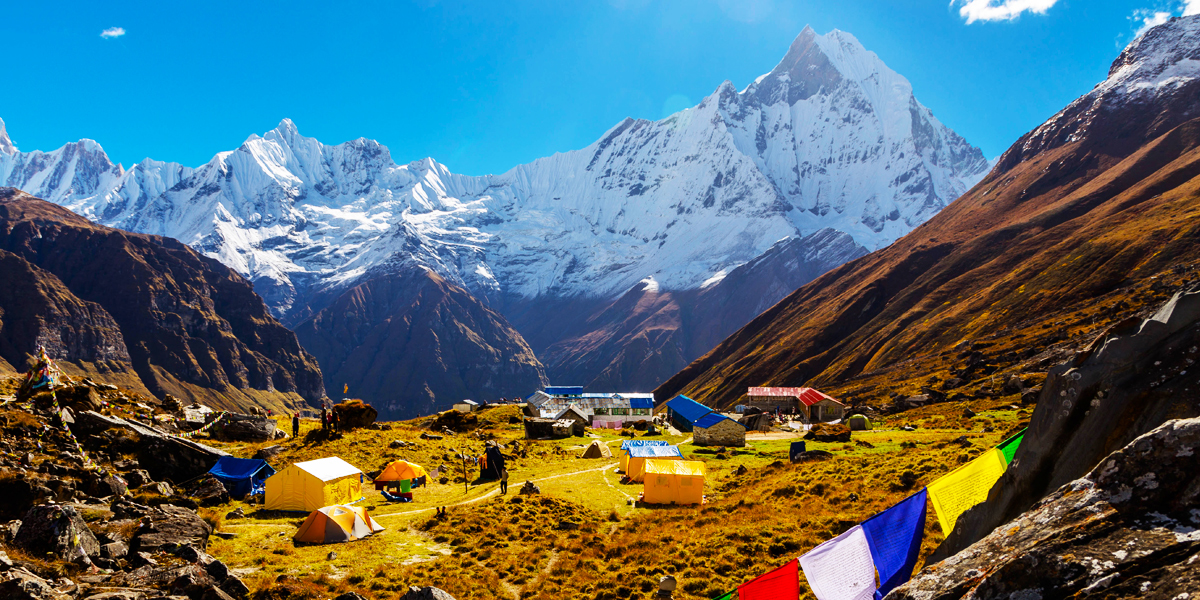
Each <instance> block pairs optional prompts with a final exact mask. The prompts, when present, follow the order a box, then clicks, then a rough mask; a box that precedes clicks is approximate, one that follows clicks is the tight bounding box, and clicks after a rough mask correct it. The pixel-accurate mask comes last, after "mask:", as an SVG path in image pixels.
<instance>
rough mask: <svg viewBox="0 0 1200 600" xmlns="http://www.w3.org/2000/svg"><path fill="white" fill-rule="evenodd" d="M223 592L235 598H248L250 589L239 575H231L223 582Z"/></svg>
mask: <svg viewBox="0 0 1200 600" xmlns="http://www.w3.org/2000/svg"><path fill="white" fill-rule="evenodd" d="M221 591H223V592H225V593H226V594H229V595H230V596H232V597H234V598H248V597H249V596H250V588H249V587H248V586H247V585H246V584H245V583H244V582H242V580H241V579H240V578H239V577H238V576H237V575H232V574H231V575H229V576H228V577H226V578H225V581H222V582H221Z"/></svg>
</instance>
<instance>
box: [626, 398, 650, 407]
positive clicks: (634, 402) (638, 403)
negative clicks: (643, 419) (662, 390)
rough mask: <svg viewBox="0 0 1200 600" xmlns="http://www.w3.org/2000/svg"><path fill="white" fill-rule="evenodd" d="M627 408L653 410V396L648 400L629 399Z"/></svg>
mask: <svg viewBox="0 0 1200 600" xmlns="http://www.w3.org/2000/svg"><path fill="white" fill-rule="evenodd" d="M629 408H654V396H653V395H651V396H650V397H649V398H630V399H629Z"/></svg>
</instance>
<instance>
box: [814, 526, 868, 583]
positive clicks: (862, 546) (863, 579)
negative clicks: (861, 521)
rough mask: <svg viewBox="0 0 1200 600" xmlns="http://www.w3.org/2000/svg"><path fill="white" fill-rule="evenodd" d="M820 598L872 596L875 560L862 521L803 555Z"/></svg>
mask: <svg viewBox="0 0 1200 600" xmlns="http://www.w3.org/2000/svg"><path fill="white" fill-rule="evenodd" d="M800 568H802V569H804V577H805V578H806V579H808V585H809V587H811V588H812V591H813V594H814V595H816V597H817V600H873V598H874V594H875V562H874V561H873V560H871V546H870V545H869V544H868V543H867V536H866V534H864V533H863V530H862V526H861V525H855V526H854V527H852V528H850V530H849V531H847V532H846V533H843V534H842V535H839V536H837V537H835V538H833V539H832V540H829V541H828V542H825V543H824V544H821V545H820V546H817V547H816V548H813V549H812V550H811V551H809V553H808V554H805V555H804V556H801V557H800Z"/></svg>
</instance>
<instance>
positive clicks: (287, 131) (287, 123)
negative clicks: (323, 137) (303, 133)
mask: <svg viewBox="0 0 1200 600" xmlns="http://www.w3.org/2000/svg"><path fill="white" fill-rule="evenodd" d="M275 131H277V132H279V133H281V134H284V135H287V136H296V135H300V130H299V129H296V124H295V123H293V122H292V120H291V119H289V118H287V117H284V118H283V120H282V121H280V122H279V125H278V126H277V127H275Z"/></svg>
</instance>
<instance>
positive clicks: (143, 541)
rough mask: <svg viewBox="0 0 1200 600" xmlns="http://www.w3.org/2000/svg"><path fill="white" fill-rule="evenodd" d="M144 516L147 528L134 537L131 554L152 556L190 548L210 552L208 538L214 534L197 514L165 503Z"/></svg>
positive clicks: (143, 528)
mask: <svg viewBox="0 0 1200 600" xmlns="http://www.w3.org/2000/svg"><path fill="white" fill-rule="evenodd" d="M144 514H145V515H146V519H143V523H146V525H144V526H143V527H142V528H141V529H139V530H138V532H137V534H136V535H134V537H133V543H132V544H131V545H130V551H131V552H134V553H137V552H147V553H151V554H153V553H154V552H158V551H160V550H161V551H166V552H170V551H172V550H177V549H179V548H181V547H183V546H191V547H193V548H197V549H199V550H201V551H204V550H207V549H208V536H209V535H211V534H212V526H210V525H209V524H208V523H207V522H206V521H205V520H204V519H202V518H200V515H198V514H196V513H195V512H192V511H190V510H188V509H186V508H181V507H178V506H175V505H173V504H164V505H162V506H159V507H156V508H151V509H149V510H148V511H145V513H144ZM147 521H148V523H147Z"/></svg>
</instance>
